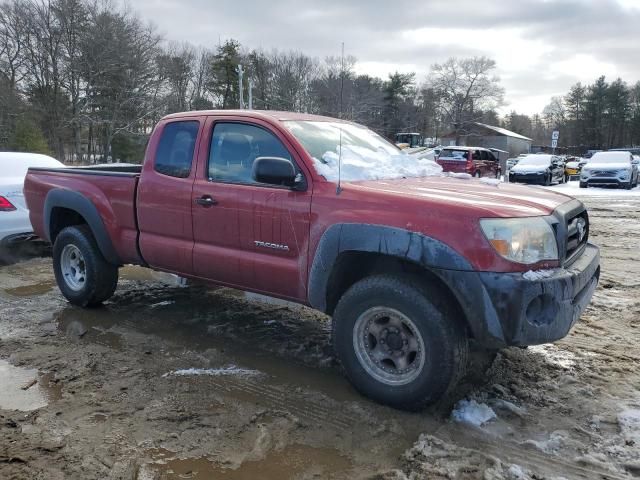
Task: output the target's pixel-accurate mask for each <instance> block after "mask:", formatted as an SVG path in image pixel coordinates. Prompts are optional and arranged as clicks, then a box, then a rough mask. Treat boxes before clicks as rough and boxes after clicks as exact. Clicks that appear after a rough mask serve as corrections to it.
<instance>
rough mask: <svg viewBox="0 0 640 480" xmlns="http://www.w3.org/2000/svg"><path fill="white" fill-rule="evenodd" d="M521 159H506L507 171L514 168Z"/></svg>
mask: <svg viewBox="0 0 640 480" xmlns="http://www.w3.org/2000/svg"><path fill="white" fill-rule="evenodd" d="M520 158H522V157H515V158H508V159H507V170H511V169H512V168H513V167H515V166H516V165H517V164H518V162H519V161H520Z"/></svg>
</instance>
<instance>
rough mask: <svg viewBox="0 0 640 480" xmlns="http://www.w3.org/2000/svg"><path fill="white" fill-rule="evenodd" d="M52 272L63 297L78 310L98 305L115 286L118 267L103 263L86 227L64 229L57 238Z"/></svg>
mask: <svg viewBox="0 0 640 480" xmlns="http://www.w3.org/2000/svg"><path fill="white" fill-rule="evenodd" d="M53 271H54V273H55V276H56V282H57V283H58V287H59V288H60V291H61V292H62V294H63V295H64V297H65V298H66V299H67V300H68V301H69V302H71V303H73V304H74V305H79V306H81V307H93V306H96V305H99V304H101V303H102V302H103V301H105V300H107V299H108V298H109V297H111V295H113V292H114V291H115V289H116V286H117V285H118V267H117V266H115V265H112V264H110V263H109V262H107V261H106V260H105V258H104V257H103V256H102V252H100V249H99V248H98V245H97V244H96V241H95V238H94V237H93V234H92V233H91V230H90V229H89V227H88V226H86V225H76V226H73V227H67V228H65V229H63V230H62V231H61V232H60V233H59V234H58V236H57V237H56V240H55V242H54V244H53Z"/></svg>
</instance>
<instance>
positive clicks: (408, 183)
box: [348, 177, 572, 218]
mask: <svg viewBox="0 0 640 480" xmlns="http://www.w3.org/2000/svg"><path fill="white" fill-rule="evenodd" d="M348 185H349V188H353V189H357V190H359V191H361V192H365V191H367V192H370V193H372V194H373V193H380V194H383V195H390V196H398V197H402V198H403V199H404V200H406V199H408V198H414V199H415V200H416V201H417V202H418V201H424V202H425V203H426V202H430V203H435V204H441V205H447V206H451V205H456V206H460V207H468V208H469V209H470V210H476V213H477V214H478V216H487V217H505V218H508V217H533V216H538V215H549V214H550V213H551V212H552V211H553V210H555V209H556V208H557V207H558V206H559V205H562V204H563V203H566V202H568V201H570V200H572V197H569V196H568V195H563V194H561V193H557V192H553V191H550V190H546V189H544V188H541V187H528V186H523V185H513V184H509V183H497V184H494V183H489V182H488V179H487V180H484V179H479V180H478V179H472V178H470V179H459V178H449V177H422V178H407V179H399V180H371V181H363V182H352V183H349V184H348ZM416 206H419V205H416ZM434 206H435V205H434Z"/></svg>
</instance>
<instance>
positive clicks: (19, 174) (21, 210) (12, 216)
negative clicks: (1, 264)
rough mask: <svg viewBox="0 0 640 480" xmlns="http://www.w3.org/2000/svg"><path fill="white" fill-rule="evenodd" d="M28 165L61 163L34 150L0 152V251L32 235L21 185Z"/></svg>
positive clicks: (58, 165) (60, 165) (55, 165)
mask: <svg viewBox="0 0 640 480" xmlns="http://www.w3.org/2000/svg"><path fill="white" fill-rule="evenodd" d="M29 167H64V165H63V164H62V163H60V162H59V161H58V160H56V159H55V158H51V157H49V156H47V155H40V154H37V153H15V152H0V253H1V251H2V250H5V251H6V250H7V249H8V248H10V247H11V246H13V245H16V244H18V243H20V242H23V241H26V240H29V239H31V238H32V237H33V229H32V228H31V222H30V221H29V210H27V206H26V204H25V201H24V194H23V193H22V189H23V187H24V178H25V176H26V174H27V170H28V169H29Z"/></svg>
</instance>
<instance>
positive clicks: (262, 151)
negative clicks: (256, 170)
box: [209, 123, 291, 183]
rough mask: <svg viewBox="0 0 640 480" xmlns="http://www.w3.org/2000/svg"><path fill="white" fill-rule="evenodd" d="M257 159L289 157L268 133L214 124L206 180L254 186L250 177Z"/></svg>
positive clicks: (227, 124) (241, 125)
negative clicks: (207, 177) (207, 178)
mask: <svg viewBox="0 0 640 480" xmlns="http://www.w3.org/2000/svg"><path fill="white" fill-rule="evenodd" d="M258 157H280V158H286V159H287V160H291V155H290V154H289V152H288V151H287V149H286V148H285V146H284V145H283V144H282V142H280V140H279V139H278V138H277V137H276V136H274V135H273V134H272V133H271V132H269V131H268V130H265V129H264V128H261V127H257V126H255V125H248V124H244V123H216V124H215V127H214V129H213V135H212V136H211V148H210V150H209V179H210V180H218V181H222V182H232V183H256V182H255V181H254V180H253V177H252V175H251V172H252V169H253V162H254V161H255V159H256V158H258Z"/></svg>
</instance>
